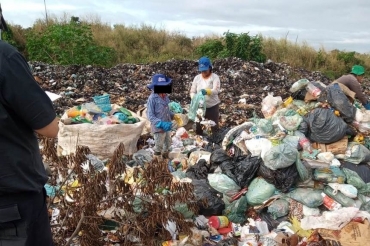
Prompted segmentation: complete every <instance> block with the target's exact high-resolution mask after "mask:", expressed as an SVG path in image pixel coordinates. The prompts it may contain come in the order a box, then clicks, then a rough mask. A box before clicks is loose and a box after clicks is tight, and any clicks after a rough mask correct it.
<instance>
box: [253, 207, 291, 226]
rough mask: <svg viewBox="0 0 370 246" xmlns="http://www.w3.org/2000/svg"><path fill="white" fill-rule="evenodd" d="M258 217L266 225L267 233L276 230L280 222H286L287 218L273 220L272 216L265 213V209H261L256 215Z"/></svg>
mask: <svg viewBox="0 0 370 246" xmlns="http://www.w3.org/2000/svg"><path fill="white" fill-rule="evenodd" d="M258 216H259V217H260V219H261V220H262V221H264V222H266V223H267V227H268V229H269V231H272V230H274V229H276V228H277V227H278V226H279V224H280V223H281V222H282V221H287V220H288V218H287V217H281V218H278V219H274V218H273V217H272V215H271V214H270V213H268V212H267V209H266V208H265V209H263V210H262V211H261V212H260V213H259V214H258Z"/></svg>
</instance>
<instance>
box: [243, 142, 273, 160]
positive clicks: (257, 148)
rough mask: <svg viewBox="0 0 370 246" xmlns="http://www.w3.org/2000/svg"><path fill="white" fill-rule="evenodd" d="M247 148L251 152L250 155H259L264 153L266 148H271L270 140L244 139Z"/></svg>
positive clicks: (266, 150)
mask: <svg viewBox="0 0 370 246" xmlns="http://www.w3.org/2000/svg"><path fill="white" fill-rule="evenodd" d="M245 145H246V146H247V149H248V150H249V152H250V153H251V154H252V156H261V157H262V155H265V153H266V152H268V150H270V149H271V148H272V144H271V142H270V140H268V139H266V138H258V139H257V138H253V139H250V140H246V141H245Z"/></svg>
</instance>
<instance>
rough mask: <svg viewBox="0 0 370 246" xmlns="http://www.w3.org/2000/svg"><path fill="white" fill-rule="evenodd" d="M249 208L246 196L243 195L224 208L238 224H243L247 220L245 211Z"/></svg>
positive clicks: (228, 216)
mask: <svg viewBox="0 0 370 246" xmlns="http://www.w3.org/2000/svg"><path fill="white" fill-rule="evenodd" d="M247 208H248V202H247V197H246V196H241V197H240V198H239V199H238V200H236V201H233V202H232V203H230V204H229V205H228V206H227V207H226V209H225V210H224V215H225V216H226V217H227V218H228V219H229V220H230V221H231V222H234V223H236V224H243V223H244V222H245V221H246V220H247V216H246V215H245V212H246V211H247Z"/></svg>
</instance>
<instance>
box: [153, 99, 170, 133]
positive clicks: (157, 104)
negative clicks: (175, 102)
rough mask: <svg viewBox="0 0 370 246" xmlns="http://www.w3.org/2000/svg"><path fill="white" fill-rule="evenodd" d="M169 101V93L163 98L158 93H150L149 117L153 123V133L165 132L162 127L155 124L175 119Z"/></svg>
mask: <svg viewBox="0 0 370 246" xmlns="http://www.w3.org/2000/svg"><path fill="white" fill-rule="evenodd" d="M169 103H170V99H169V98H168V96H167V95H165V96H164V98H162V97H160V96H159V95H158V94H157V93H152V94H150V96H149V98H148V102H147V117H148V119H149V121H150V124H151V129H152V133H156V132H163V130H162V129H159V128H157V127H156V126H155V125H156V124H157V123H158V122H160V121H171V120H172V119H173V115H174V114H173V113H172V112H171V111H170V108H169V107H168V104H169Z"/></svg>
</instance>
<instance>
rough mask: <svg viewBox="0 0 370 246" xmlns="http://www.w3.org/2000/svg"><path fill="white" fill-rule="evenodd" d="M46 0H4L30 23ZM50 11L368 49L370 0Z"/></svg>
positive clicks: (17, 18) (120, 0)
mask: <svg viewBox="0 0 370 246" xmlns="http://www.w3.org/2000/svg"><path fill="white" fill-rule="evenodd" d="M43 2H44V1H43V0H37V1H36V0H3V1H1V5H2V9H3V13H4V17H5V20H7V21H8V22H10V23H14V24H20V25H22V26H24V27H28V26H31V25H32V24H33V22H34V21H35V20H36V19H38V18H44V16H45V12H44V4H43ZM46 6H47V10H48V14H50V15H52V14H54V15H57V16H61V15H62V14H63V13H65V12H67V13H68V14H70V15H71V16H72V15H73V16H80V17H83V16H85V15H87V14H96V15H98V16H100V17H101V20H102V21H103V22H108V23H110V24H112V25H113V24H125V25H131V24H136V25H139V24H141V23H147V24H150V25H154V26H156V27H164V28H166V29H168V30H171V31H179V32H181V33H184V34H186V35H188V36H190V37H191V36H197V35H207V34H211V33H212V34H222V33H224V32H226V31H227V30H230V31H231V32H237V33H239V32H249V33H251V34H252V35H254V34H258V33H262V34H263V35H264V36H271V37H275V38H280V37H285V36H286V35H287V33H288V34H289V35H288V39H290V40H292V41H295V40H296V39H297V38H298V41H304V40H305V41H307V42H308V43H309V44H310V45H312V46H314V47H320V46H321V45H324V46H325V47H327V48H328V49H346V50H355V51H359V52H369V51H370V48H369V46H368V41H369V38H370V36H369V33H368V32H367V30H368V25H369V23H370V15H369V14H368V13H369V12H370V1H365V0H351V2H349V1H348V0H336V1H334V0H328V1H322V0H311V1H296V0H279V1H276V0H264V1H256V0H254V1H250V0H249V1H248V0H247V1H240V0H228V1H225V0H212V1H199V0H183V1H173V0H140V1H138V0H105V1H99V0H63V1H62V0H46Z"/></svg>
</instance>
